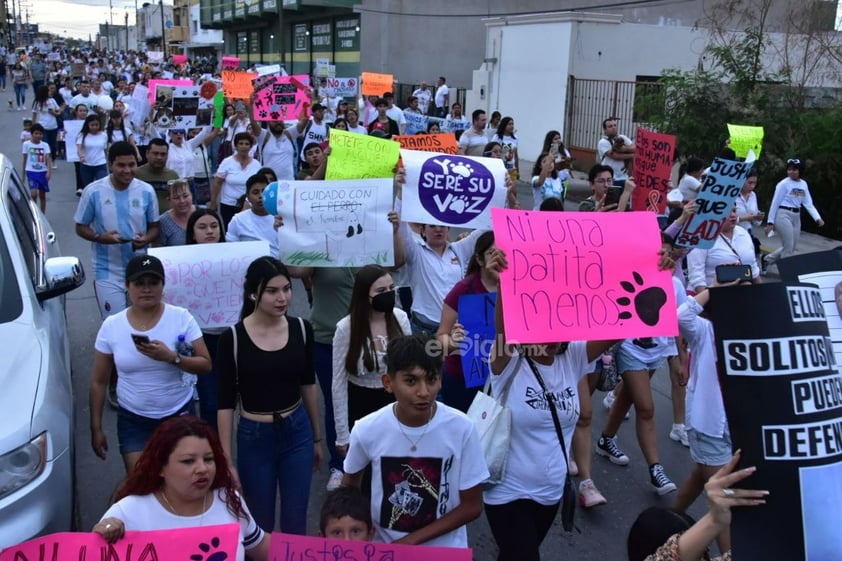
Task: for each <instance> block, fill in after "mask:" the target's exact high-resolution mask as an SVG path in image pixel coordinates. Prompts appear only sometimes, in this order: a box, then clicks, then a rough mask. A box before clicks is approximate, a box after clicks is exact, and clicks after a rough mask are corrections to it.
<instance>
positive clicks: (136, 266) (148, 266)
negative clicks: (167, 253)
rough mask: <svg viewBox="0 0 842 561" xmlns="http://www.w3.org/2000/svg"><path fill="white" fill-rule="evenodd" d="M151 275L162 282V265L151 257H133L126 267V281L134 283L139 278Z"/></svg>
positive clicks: (155, 258) (158, 260)
mask: <svg viewBox="0 0 842 561" xmlns="http://www.w3.org/2000/svg"><path fill="white" fill-rule="evenodd" d="M146 275H151V276H153V277H158V278H159V279H161V280H162V281H163V280H164V264H163V263H161V260H160V259H158V258H157V257H153V256H152V255H135V256H134V257H132V259H131V261H129V264H128V265H126V281H128V282H131V281H136V280H137V279H139V278H140V277H143V276H146Z"/></svg>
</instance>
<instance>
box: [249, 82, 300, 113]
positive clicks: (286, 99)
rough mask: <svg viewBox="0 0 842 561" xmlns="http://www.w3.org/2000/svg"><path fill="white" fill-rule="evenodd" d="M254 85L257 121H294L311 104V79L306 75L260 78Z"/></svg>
mask: <svg viewBox="0 0 842 561" xmlns="http://www.w3.org/2000/svg"><path fill="white" fill-rule="evenodd" d="M253 83H254V118H255V120H257V121H283V120H285V119H294V118H296V117H298V114H299V113H300V112H301V109H302V108H304V107H306V106H307V104H308V103H309V102H310V78H309V76H307V75H305V74H301V75H296V76H277V75H267V76H259V77H257V78H255V79H254V81H253Z"/></svg>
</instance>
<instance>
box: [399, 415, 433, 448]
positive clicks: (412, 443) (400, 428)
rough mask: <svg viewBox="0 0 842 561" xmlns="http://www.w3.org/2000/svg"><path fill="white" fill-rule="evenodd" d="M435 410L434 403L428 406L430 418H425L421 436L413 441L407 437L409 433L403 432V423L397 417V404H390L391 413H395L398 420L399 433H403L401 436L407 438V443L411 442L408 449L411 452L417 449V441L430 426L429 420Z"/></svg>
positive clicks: (419, 440) (431, 418)
mask: <svg viewBox="0 0 842 561" xmlns="http://www.w3.org/2000/svg"><path fill="white" fill-rule="evenodd" d="M435 410H436V405H435V403H434V404H433V405H432V406H431V407H430V418H429V419H427V422H426V423H424V432H422V433H421V436H419V437H418V438H417V439H416V440H415V441H413V440H412V439H411V438H409V435H408V434H406V433H405V432H404V430H403V423H401V420H400V419H398V404H397V403H395V404H394V405H392V413H393V414H394V415H395V419H396V420H397V421H398V430H400V431H401V434H402V435H403V437H404V438H405V439H407V440H408V441H409V443H410V444H411V446H410V447H409V450H410V451H411V452H415V451H416V450H418V443H419V442H421V439H423V438H424V435H425V434H427V428H428V427H429V426H430V421H432V420H433V412H434V411H435Z"/></svg>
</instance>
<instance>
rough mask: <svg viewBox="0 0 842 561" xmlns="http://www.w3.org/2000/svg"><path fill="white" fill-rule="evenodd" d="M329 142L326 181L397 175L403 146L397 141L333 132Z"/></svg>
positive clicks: (338, 131)
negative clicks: (396, 166)
mask: <svg viewBox="0 0 842 561" xmlns="http://www.w3.org/2000/svg"><path fill="white" fill-rule="evenodd" d="M329 143H330V156H329V157H328V159H327V171H326V173H325V179H371V178H378V177H392V176H394V174H395V173H394V168H395V165H396V164H397V163H398V158H399V157H400V149H401V145H400V144H399V143H397V142H395V141H394V140H387V139H385V138H377V137H376V136H366V135H364V134H357V133H353V132H346V131H343V130H339V129H330V140H329Z"/></svg>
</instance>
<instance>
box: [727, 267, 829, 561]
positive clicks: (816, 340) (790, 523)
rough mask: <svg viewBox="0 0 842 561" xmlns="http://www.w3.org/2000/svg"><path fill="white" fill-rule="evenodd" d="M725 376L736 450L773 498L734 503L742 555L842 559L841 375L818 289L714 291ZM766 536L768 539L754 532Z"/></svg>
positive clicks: (735, 546)
mask: <svg viewBox="0 0 842 561" xmlns="http://www.w3.org/2000/svg"><path fill="white" fill-rule="evenodd" d="M711 305H712V312H713V324H714V333H715V334H716V344H717V355H718V357H719V361H718V363H717V364H718V368H719V381H720V386H721V388H722V396H723V402H724V404H725V412H726V415H727V417H728V425H729V428H730V431H731V440H732V443H733V446H734V448H735V449H738V448H739V449H741V450H742V462H743V466H741V467H745V466H757V472H756V473H755V474H754V475H752V476H751V478H749V479H747V480H745V481H744V482H742V483H741V484H740V486H741V487H746V488H755V489H768V490H769V491H770V495H769V499H768V500H767V502H766V504H765V505H763V506H759V507H753V508H751V509H739V508H738V509H734V511H733V518H732V522H731V540H732V551H733V554H734V558H735V559H743V558H748V559H787V560H793V561H800V560H805V561H817V560H824V559H836V558H838V556H839V551H842V535H840V533H839V530H838V520H839V512H840V510H839V504H838V497H839V496H842V378H840V375H839V370H838V366H837V364H836V361H835V358H834V354H833V349H832V343H831V341H830V337H829V336H828V327H827V321H826V316H825V309H826V307H825V306H824V304H823V302H822V296H821V292H820V290H819V289H818V288H817V287H815V286H812V285H808V284H782V283H778V284H762V285H752V286H744V287H729V288H723V289H715V290H713V291H712V292H711ZM759 535H763V536H764V538H763V539H762V540H758V539H757V536H759Z"/></svg>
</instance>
